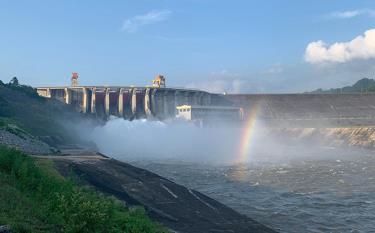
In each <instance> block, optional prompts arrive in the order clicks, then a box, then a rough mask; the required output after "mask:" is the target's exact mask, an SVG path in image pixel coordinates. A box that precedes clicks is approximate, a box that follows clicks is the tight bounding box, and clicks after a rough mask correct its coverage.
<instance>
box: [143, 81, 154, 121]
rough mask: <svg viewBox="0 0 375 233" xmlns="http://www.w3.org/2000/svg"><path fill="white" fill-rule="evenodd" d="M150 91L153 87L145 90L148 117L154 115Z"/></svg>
mask: <svg viewBox="0 0 375 233" xmlns="http://www.w3.org/2000/svg"><path fill="white" fill-rule="evenodd" d="M150 92H151V89H150V88H147V89H146V92H145V102H144V104H145V106H144V107H145V113H146V118H151V117H152V112H151V101H150Z"/></svg>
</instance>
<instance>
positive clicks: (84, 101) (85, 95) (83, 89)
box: [82, 87, 88, 113]
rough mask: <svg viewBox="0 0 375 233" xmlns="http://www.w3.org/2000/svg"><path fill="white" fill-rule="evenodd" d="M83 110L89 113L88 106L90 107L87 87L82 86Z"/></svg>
mask: <svg viewBox="0 0 375 233" xmlns="http://www.w3.org/2000/svg"><path fill="white" fill-rule="evenodd" d="M82 94H83V96H82V112H83V113H87V107H88V103H87V102H88V98H87V88H85V87H82Z"/></svg>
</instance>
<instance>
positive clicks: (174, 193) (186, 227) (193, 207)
mask: <svg viewBox="0 0 375 233" xmlns="http://www.w3.org/2000/svg"><path fill="white" fill-rule="evenodd" d="M66 154H68V153H66ZM49 158H51V159H53V161H54V162H55V164H56V167H57V169H58V170H59V171H60V173H61V174H63V175H66V176H70V175H71V174H72V172H73V173H74V174H76V175H78V176H79V177H80V180H81V182H83V183H85V184H89V185H91V186H93V187H95V188H96V189H98V190H99V191H101V192H104V193H107V194H109V195H113V196H115V197H116V198H118V199H119V200H122V201H124V202H125V203H126V204H127V205H130V206H132V205H140V206H144V207H145V209H146V211H147V213H148V215H149V216H150V217H151V218H152V219H154V220H156V221H157V222H160V223H162V224H163V225H165V226H166V227H168V228H169V229H171V230H172V231H174V232H187V233H190V232H191V233H197V232H239V233H241V232H243V233H245V232H246V233H248V232H254V233H257V232H275V231H273V230H272V229H270V228H268V227H266V226H264V225H262V224H260V223H258V222H256V221H254V220H252V219H251V218H249V217H247V216H245V215H241V214H239V213H238V212H236V211H234V210H233V209H231V208H229V207H227V206H225V205H223V204H221V203H219V202H217V201H215V200H214V199H212V198H209V197H208V196H206V195H204V194H201V193H200V192H197V191H195V190H192V189H188V188H186V187H184V186H181V185H178V184H176V183H174V182H172V181H170V180H168V179H165V178H163V177H161V176H159V175H156V174H154V173H152V172H149V171H147V170H144V169H140V168H137V167H134V166H131V165H129V164H127V163H123V162H120V161H117V160H114V159H110V158H107V157H103V156H101V155H99V154H95V153H91V154H90V153H80V155H74V154H71V153H70V155H68V156H51V157H49Z"/></svg>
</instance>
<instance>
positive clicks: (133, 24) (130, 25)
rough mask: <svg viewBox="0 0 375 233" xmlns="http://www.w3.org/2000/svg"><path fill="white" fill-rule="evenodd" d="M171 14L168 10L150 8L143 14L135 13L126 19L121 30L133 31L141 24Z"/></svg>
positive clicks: (154, 21) (155, 20)
mask: <svg viewBox="0 0 375 233" xmlns="http://www.w3.org/2000/svg"><path fill="white" fill-rule="evenodd" d="M171 14H172V12H171V11H170V10H152V11H150V12H148V13H146V14H144V15H137V16H134V17H132V18H130V19H126V20H125V21H124V23H123V25H122V28H121V30H122V31H126V32H128V33H134V32H136V31H137V30H138V29H139V28H140V27H142V26H145V25H149V24H154V23H158V22H162V21H165V20H167V19H168V18H169V17H170V15H171Z"/></svg>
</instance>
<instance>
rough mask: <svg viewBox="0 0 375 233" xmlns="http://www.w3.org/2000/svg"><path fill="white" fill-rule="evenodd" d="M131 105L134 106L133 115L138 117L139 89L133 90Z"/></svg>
mask: <svg viewBox="0 0 375 233" xmlns="http://www.w3.org/2000/svg"><path fill="white" fill-rule="evenodd" d="M131 105H132V113H133V115H136V113H137V88H133V89H132V100H131Z"/></svg>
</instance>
